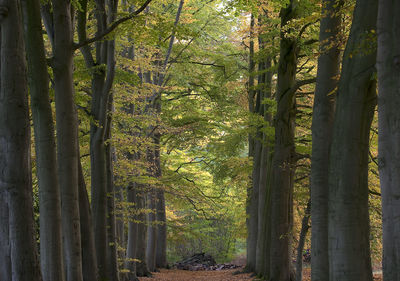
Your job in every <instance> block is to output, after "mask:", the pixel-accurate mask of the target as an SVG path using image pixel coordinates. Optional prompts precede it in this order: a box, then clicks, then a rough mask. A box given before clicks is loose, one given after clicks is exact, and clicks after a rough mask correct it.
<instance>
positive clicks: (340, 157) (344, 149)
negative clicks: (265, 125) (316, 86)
mask: <svg viewBox="0 0 400 281" xmlns="http://www.w3.org/2000/svg"><path fill="white" fill-rule="evenodd" d="M377 8H378V7H377V1H375V0H358V1H357V2H356V6H355V9H354V14H353V22H352V26H351V30H350V35H349V39H348V41H347V45H346V49H345V52H344V54H343V63H342V71H341V75H340V81H339V87H338V91H337V103H336V114H335V121H334V129H333V139H332V146H331V150H330V162H329V211H328V218H329V220H328V224H329V230H328V241H329V280H330V281H339V280H340V281H346V280H348V281H350V280H352V281H354V280H367V281H368V280H372V270H371V257H370V241H369V212H368V153H369V134H370V127H371V122H372V118H373V115H374V109H375V105H376V79H375V72H376V70H375V63H376V46H375V30H376V18H377Z"/></svg>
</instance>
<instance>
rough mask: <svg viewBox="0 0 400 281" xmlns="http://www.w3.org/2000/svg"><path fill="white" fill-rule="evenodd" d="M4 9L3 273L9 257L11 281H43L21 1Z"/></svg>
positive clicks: (0, 110)
mask: <svg viewBox="0 0 400 281" xmlns="http://www.w3.org/2000/svg"><path fill="white" fill-rule="evenodd" d="M0 6H1V8H2V19H1V22H0V23H1V50H0V54H1V61H0V65H1V72H0V81H1V83H0V84H1V85H0V167H2V168H1V170H0V195H1V198H2V200H4V199H6V200H5V202H7V204H4V205H5V206H2V208H4V211H5V213H1V216H2V219H4V220H7V218H6V217H7V212H6V208H7V206H8V225H7V226H8V239H9V240H8V241H7V235H5V233H4V232H3V231H4V230H2V234H4V235H2V237H1V238H4V239H2V240H1V245H2V246H4V247H5V248H6V250H7V248H8V247H7V246H8V245H9V251H7V252H5V253H1V255H3V254H5V256H6V259H5V260H4V267H5V268H6V269H5V270H4V273H5V274H8V273H9V272H7V271H8V270H9V269H10V268H9V267H8V262H7V261H8V258H7V257H8V256H9V257H10V260H9V261H11V279H8V280H11V281H41V280H42V277H41V272H40V265H39V260H38V253H37V246H36V241H35V232H34V222H33V207H32V206H33V205H32V180H31V165H30V160H31V159H30V152H31V151H30V124H29V109H28V87H27V81H26V76H25V75H26V62H25V50H24V40H23V24H22V15H21V4H20V1H14V0H13V1H11V0H5V1H3V2H2V3H1V4H0ZM3 203H4V201H3ZM1 227H2V228H3V227H4V226H3V225H2V226H1ZM5 228H6V229H7V227H5ZM3 236H4V237H3ZM7 242H9V243H7ZM2 263H3V261H2ZM9 277H10V276H8V278H9ZM8 280H7V281H8Z"/></svg>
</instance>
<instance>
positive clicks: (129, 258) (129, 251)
mask: <svg viewBox="0 0 400 281" xmlns="http://www.w3.org/2000/svg"><path fill="white" fill-rule="evenodd" d="M136 192H137V190H136V189H135V188H134V187H133V185H132V186H130V187H128V191H127V193H128V196H127V197H128V198H127V199H128V203H130V207H129V213H130V214H132V213H134V212H135V208H137V207H136V206H134V204H135V201H136V196H137V195H136ZM135 219H136V215H131V216H130V217H129V224H128V245H127V247H126V261H125V269H127V270H129V272H128V273H127V278H126V279H127V280H129V281H130V280H132V281H136V280H138V279H137V276H136V262H135V261H134V259H135V257H136V243H138V242H139V240H138V237H137V235H138V229H137V228H138V223H137V222H135Z"/></svg>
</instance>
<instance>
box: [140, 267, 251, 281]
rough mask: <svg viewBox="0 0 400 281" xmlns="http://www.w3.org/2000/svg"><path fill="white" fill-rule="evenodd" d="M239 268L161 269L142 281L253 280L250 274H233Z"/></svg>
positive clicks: (141, 278) (142, 278)
mask: <svg viewBox="0 0 400 281" xmlns="http://www.w3.org/2000/svg"><path fill="white" fill-rule="evenodd" d="M238 270H240V268H239V269H229V270H221V271H214V270H213V271H187V270H176V269H170V270H167V269H161V271H160V272H156V273H153V277H151V278H150V277H140V278H139V280H140V281H247V280H253V279H254V277H250V274H237V275H233V273H234V272H235V271H238Z"/></svg>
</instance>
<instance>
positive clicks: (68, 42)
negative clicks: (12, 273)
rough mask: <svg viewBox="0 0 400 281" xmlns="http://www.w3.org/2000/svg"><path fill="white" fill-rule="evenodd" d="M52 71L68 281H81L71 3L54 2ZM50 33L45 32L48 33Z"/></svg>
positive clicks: (76, 123) (76, 124)
mask: <svg viewBox="0 0 400 281" xmlns="http://www.w3.org/2000/svg"><path fill="white" fill-rule="evenodd" d="M53 22H54V34H55V36H54V45H53V54H54V56H53V60H52V68H53V72H54V82H55V86H54V90H55V97H56V120H57V126H56V127H57V160H58V176H59V181H60V189H61V216H62V232H63V242H64V258H65V266H66V280H67V281H82V257H81V256H82V253H81V233H80V217H79V202H78V160H79V159H78V118H77V113H76V108H75V101H74V81H73V53H74V49H73V31H72V19H71V3H70V2H67V1H63V0H53ZM51 32H52V31H49V30H48V33H51Z"/></svg>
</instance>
